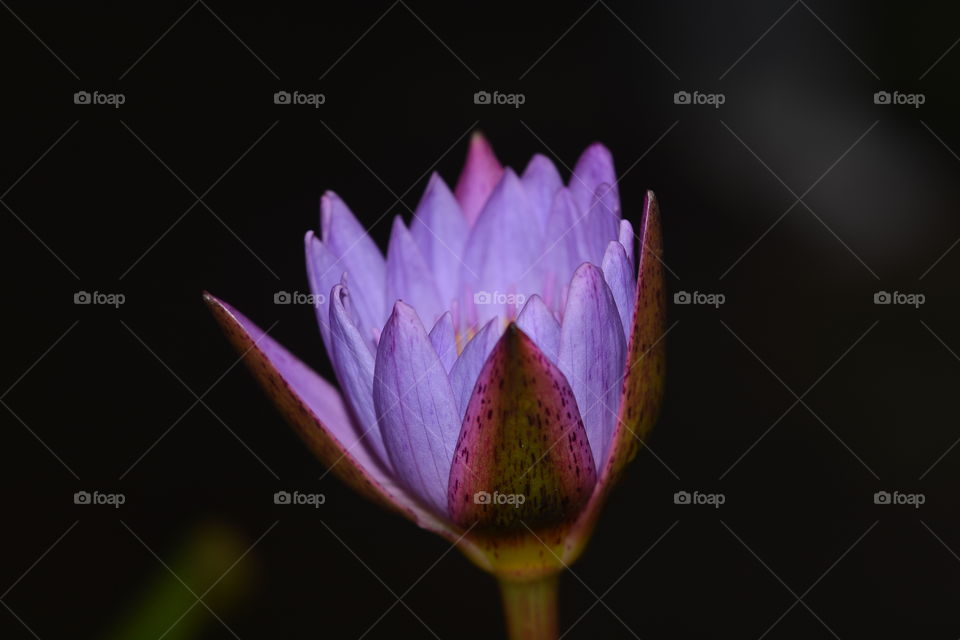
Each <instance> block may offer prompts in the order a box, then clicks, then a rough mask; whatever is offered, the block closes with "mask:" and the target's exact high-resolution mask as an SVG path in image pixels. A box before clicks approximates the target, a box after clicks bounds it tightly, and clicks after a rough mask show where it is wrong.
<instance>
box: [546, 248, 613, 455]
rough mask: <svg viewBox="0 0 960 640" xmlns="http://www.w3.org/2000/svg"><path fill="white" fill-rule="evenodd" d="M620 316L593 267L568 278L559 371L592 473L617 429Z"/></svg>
mask: <svg viewBox="0 0 960 640" xmlns="http://www.w3.org/2000/svg"><path fill="white" fill-rule="evenodd" d="M623 335H624V334H623V326H622V325H621V324H620V313H619V311H618V310H617V303H616V301H614V299H613V294H612V293H611V292H610V287H608V286H607V283H606V282H605V281H604V279H603V273H602V272H601V271H600V269H598V268H597V267H596V266H594V265H592V264H584V265H581V266H580V267H579V268H578V269H577V270H576V272H575V273H574V274H573V279H572V280H571V281H570V290H569V293H568V294H567V306H566V308H565V309H564V313H563V324H562V325H561V327H560V353H559V357H558V360H559V366H560V370H561V371H563V373H564V375H565V376H567V380H568V381H569V382H570V387H571V388H572V389H573V393H574V395H575V396H576V398H577V406H578V407H579V408H580V415H581V417H582V418H583V423H584V425H585V426H586V429H587V437H588V438H589V439H590V448H591V449H592V450H593V459H594V462H595V463H596V465H597V467H598V468H600V466H601V463H602V462H603V461H604V460H605V457H606V454H607V450H608V448H609V444H610V439H611V437H612V435H613V431H614V428H615V427H616V426H617V410H618V408H619V406H620V392H621V382H622V380H623V372H624V366H625V363H626V360H627V356H626V351H627V346H626V341H625V340H624V337H623Z"/></svg>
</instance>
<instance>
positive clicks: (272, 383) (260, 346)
mask: <svg viewBox="0 0 960 640" xmlns="http://www.w3.org/2000/svg"><path fill="white" fill-rule="evenodd" d="M203 297H204V301H205V302H206V303H207V306H209V307H210V311H211V312H212V313H213V316H214V318H215V319H216V320H217V322H218V323H219V325H220V327H221V329H222V330H223V332H224V333H225V334H226V336H227V338H228V339H229V340H230V342H231V344H232V345H233V347H234V348H235V349H236V350H237V352H238V353H240V355H241V357H242V358H243V360H244V362H245V363H246V365H247V366H248V367H249V369H250V371H251V372H252V373H253V375H254V377H255V378H256V380H257V382H259V383H260V385H261V386H262V387H263V389H264V391H265V392H266V393H267V395H268V396H269V397H270V399H271V400H272V401H273V402H274V404H275V405H276V406H277V408H278V409H279V410H280V412H281V413H282V414H283V415H284V417H285V418H286V419H287V421H288V422H289V423H290V424H291V425H292V426H293V428H294V430H295V431H296V432H297V435H299V436H300V438H301V439H303V441H304V442H305V443H306V445H307V446H308V447H309V448H310V450H311V451H312V452H313V454H314V455H316V456H317V458H319V459H320V462H321V463H323V465H324V466H326V467H327V468H329V469H330V471H331V473H333V474H334V475H336V476H337V477H338V478H340V480H341V481H343V482H344V483H345V484H347V485H348V486H349V487H351V488H352V489H354V490H355V491H357V492H359V493H361V494H362V495H364V496H365V497H367V498H369V499H371V500H373V501H374V502H377V503H378V504H381V505H383V506H385V507H387V508H388V509H391V510H394V511H397V512H399V513H400V514H401V515H403V516H405V517H406V518H408V519H409V520H411V521H412V522H413V523H414V524H416V525H418V526H419V527H422V528H424V529H427V530H428V531H432V532H433V533H436V534H439V535H441V536H443V537H444V538H446V539H447V540H449V541H451V542H455V543H457V544H458V546H459V547H460V548H461V549H462V550H463V552H464V553H465V554H466V555H467V556H468V557H469V558H470V559H471V560H473V561H474V562H475V563H476V564H477V565H478V566H480V567H482V568H489V563H488V561H487V555H486V553H484V552H482V551H480V550H479V549H478V548H477V547H476V545H475V544H474V543H473V541H472V540H470V539H469V538H466V537H463V532H461V531H460V530H459V529H458V528H457V527H456V526H454V525H453V524H452V523H450V522H447V521H446V520H444V519H443V518H440V517H438V516H437V515H435V514H434V513H432V512H431V511H430V510H429V509H427V508H426V507H425V506H424V505H423V504H422V503H421V502H420V501H419V500H418V499H417V498H415V497H414V496H412V495H411V494H410V493H409V492H408V491H407V490H406V489H404V488H403V487H401V486H400V485H398V484H397V483H396V481H395V480H394V479H393V478H392V477H391V476H390V475H389V474H387V473H386V472H385V471H384V469H383V468H382V466H381V465H380V464H379V463H378V462H377V460H376V459H375V458H374V457H373V456H372V455H371V453H370V451H369V450H368V449H367V448H366V447H365V446H364V444H363V440H362V438H361V433H360V431H359V430H358V429H357V427H356V425H355V424H354V422H353V420H352V419H351V418H350V415H349V411H348V409H347V406H346V404H345V403H344V401H343V398H342V396H341V395H340V393H339V392H338V391H337V390H336V389H335V388H334V387H333V386H332V385H330V383H328V382H327V381H326V380H324V379H323V378H322V377H320V376H319V375H317V374H316V373H315V372H314V371H313V370H312V369H310V368H309V367H308V366H307V365H305V364H303V363H302V362H301V361H300V360H298V359H297V358H296V357H295V356H294V355H293V354H291V353H290V352H289V351H287V350H286V349H285V348H284V347H282V346H281V345H280V344H279V343H278V342H276V341H275V340H274V339H273V338H271V337H270V336H269V335H267V334H266V333H265V332H264V331H263V330H261V329H260V328H259V327H258V326H257V325H255V324H254V323H253V322H251V321H250V320H249V319H248V318H247V317H246V316H244V315H243V314H241V313H240V312H239V311H237V310H236V309H234V308H233V307H231V306H230V305H228V304H227V303H225V302H223V301H222V300H220V299H218V298H216V297H215V296H213V295H210V294H209V293H204V296H203Z"/></svg>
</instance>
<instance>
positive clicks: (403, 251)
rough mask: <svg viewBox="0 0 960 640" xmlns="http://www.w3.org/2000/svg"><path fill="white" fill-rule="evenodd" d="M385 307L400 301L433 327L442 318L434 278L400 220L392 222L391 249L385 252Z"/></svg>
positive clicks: (442, 307) (440, 304) (442, 309)
mask: <svg viewBox="0 0 960 640" xmlns="http://www.w3.org/2000/svg"><path fill="white" fill-rule="evenodd" d="M386 300H387V304H389V305H391V306H392V305H393V303H394V302H396V301H397V300H403V301H404V302H406V303H407V304H409V305H410V306H412V307H413V308H414V309H416V310H417V315H419V316H420V317H421V318H423V321H424V322H426V323H427V324H428V325H430V326H432V325H433V323H434V322H436V320H437V318H439V317H440V316H441V314H443V311H444V305H443V304H442V303H441V302H440V293H439V292H438V291H437V284H436V281H435V280H434V278H433V271H432V270H431V269H430V268H429V267H428V266H427V263H426V261H425V260H424V259H423V256H422V255H421V254H420V249H418V248H417V245H416V243H415V242H414V241H413V238H411V237H410V232H409V231H407V228H406V227H405V226H404V224H403V220H402V219H401V218H400V216H397V217H396V218H394V219H393V229H392V231H391V232H390V246H389V248H388V249H387V297H386Z"/></svg>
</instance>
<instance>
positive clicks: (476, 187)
mask: <svg viewBox="0 0 960 640" xmlns="http://www.w3.org/2000/svg"><path fill="white" fill-rule="evenodd" d="M502 174H503V166H502V165H501V164H500V161H499V160H497V156H495V155H494V153H493V147H491V146H490V143H489V142H487V139H486V138H485V137H484V136H483V134H482V133H480V132H479V131H478V132H475V133H474V134H473V135H472V136H471V138H470V150H469V151H467V161H466V163H465V164H464V166H463V170H462V171H461V172H460V178H459V180H457V186H456V188H455V189H454V193H455V194H456V196H457V201H458V202H459V203H460V208H461V209H462V210H463V215H464V217H465V218H466V220H467V224H469V225H471V226H472V225H473V223H474V222H476V220H477V218H478V217H479V216H480V211H482V210H483V206H484V205H485V204H486V202H487V198H489V197H490V194H491V193H492V192H493V188H494V187H495V186H497V183H498V182H500V176H501V175H502Z"/></svg>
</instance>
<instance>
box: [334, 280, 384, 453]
mask: <svg viewBox="0 0 960 640" xmlns="http://www.w3.org/2000/svg"><path fill="white" fill-rule="evenodd" d="M351 297H352V296H351V295H350V293H349V292H348V291H347V289H346V288H344V287H343V286H342V285H339V284H338V285H335V286H334V287H333V289H332V290H331V291H330V320H329V322H330V343H331V344H330V350H329V354H330V361H331V363H332V364H333V370H334V372H335V373H336V374H337V380H338V381H339V382H340V387H341V388H342V389H343V392H344V395H346V397H347V400H348V401H349V404H350V406H351V407H352V408H353V415H354V416H355V417H356V420H357V423H358V425H359V427H360V428H361V429H362V433H363V441H364V442H365V443H367V444H368V445H369V446H370V448H372V449H373V451H374V452H375V453H376V454H377V456H378V458H379V459H380V460H381V461H382V462H383V466H384V467H385V468H386V469H388V470H389V469H390V462H389V460H388V459H387V452H386V448H385V447H384V444H383V437H382V436H381V435H380V427H379V426H378V425H377V414H376V412H375V411H374V408H373V367H374V361H373V354H372V353H370V349H368V348H367V343H368V342H369V341H368V340H365V339H364V338H363V336H362V335H361V333H360V330H359V329H357V327H356V324H355V320H354V318H353V317H352V315H353V314H352V309H351V307H350V298H351Z"/></svg>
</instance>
